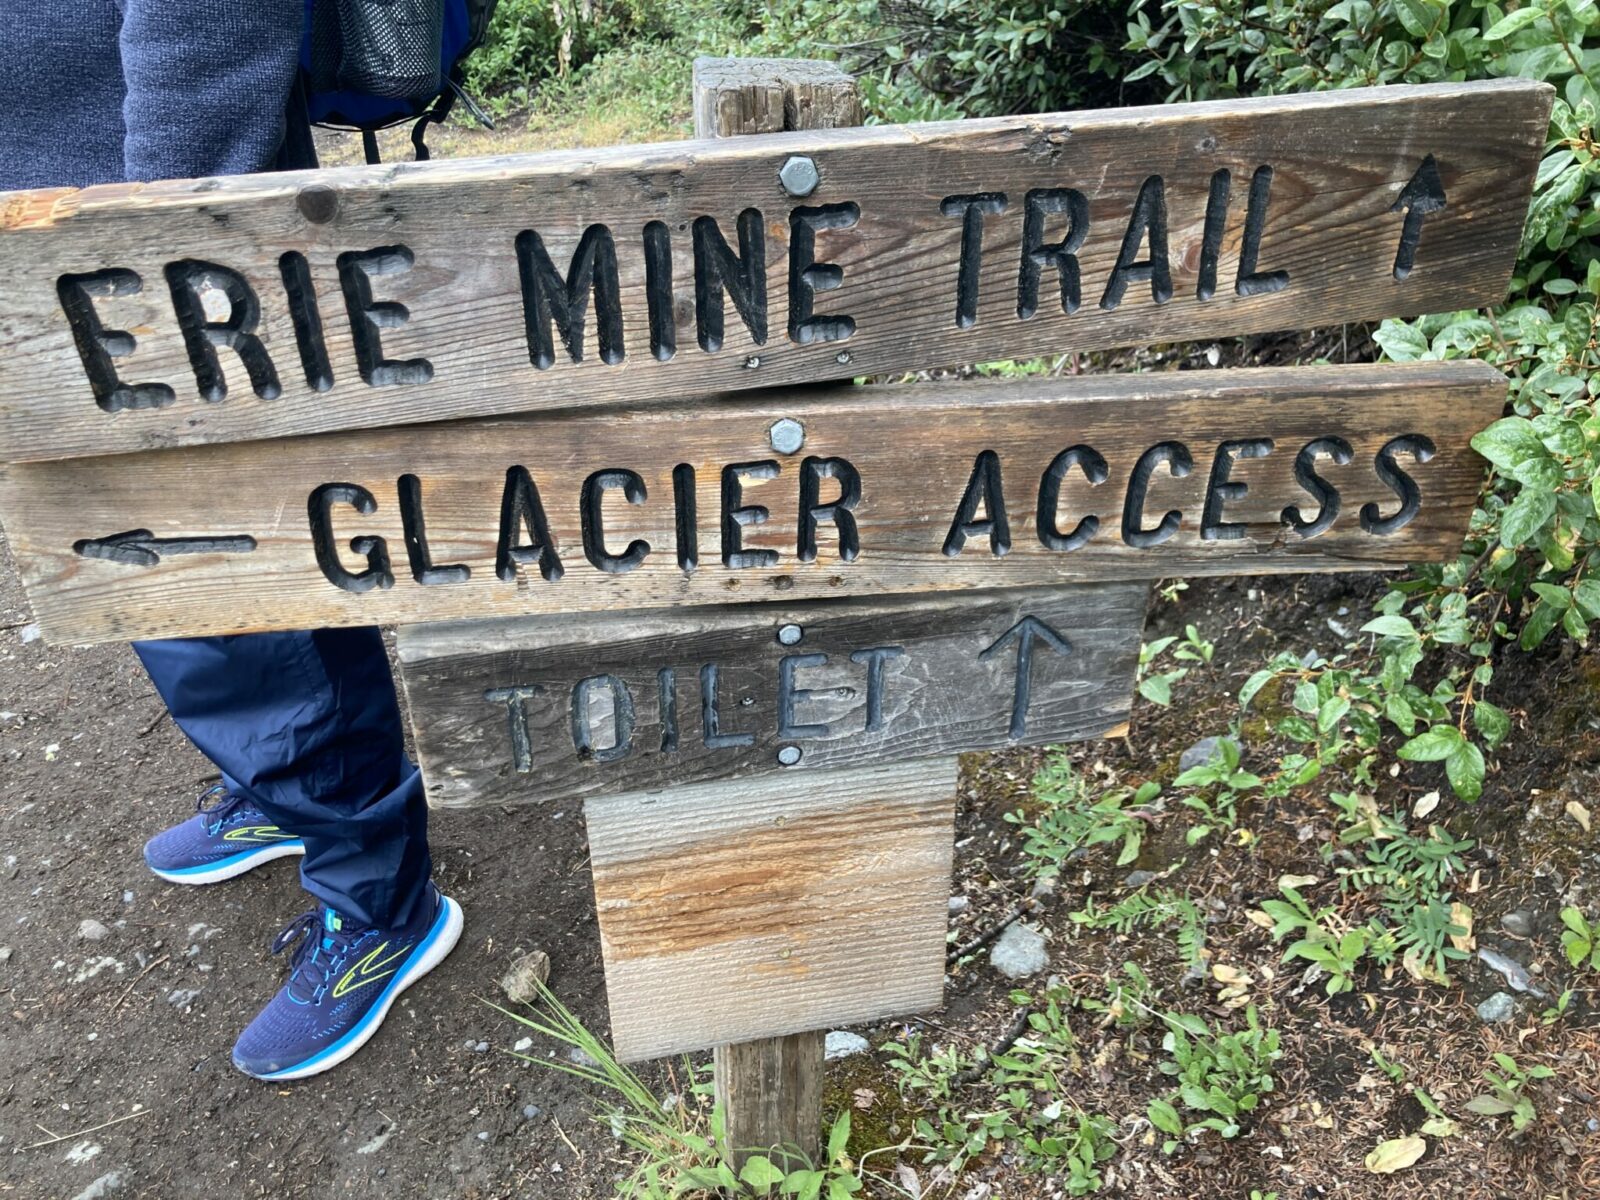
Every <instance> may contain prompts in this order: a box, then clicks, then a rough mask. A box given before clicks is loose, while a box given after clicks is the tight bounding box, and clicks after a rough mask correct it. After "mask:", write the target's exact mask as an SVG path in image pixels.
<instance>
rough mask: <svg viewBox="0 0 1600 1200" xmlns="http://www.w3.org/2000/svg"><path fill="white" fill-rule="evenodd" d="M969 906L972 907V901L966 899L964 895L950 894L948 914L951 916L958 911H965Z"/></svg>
mask: <svg viewBox="0 0 1600 1200" xmlns="http://www.w3.org/2000/svg"><path fill="white" fill-rule="evenodd" d="M971 907H972V901H971V900H968V899H967V898H966V897H965V896H951V897H950V915H951V916H952V917H953V916H956V915H957V914H959V913H964V912H966V911H967V909H969V908H971Z"/></svg>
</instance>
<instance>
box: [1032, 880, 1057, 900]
mask: <svg viewBox="0 0 1600 1200" xmlns="http://www.w3.org/2000/svg"><path fill="white" fill-rule="evenodd" d="M1055 894H1056V881H1055V880H1054V879H1035V880H1034V881H1033V891H1032V892H1030V893H1029V895H1030V896H1032V897H1033V898H1034V899H1035V900H1049V899H1051V898H1052V897H1053V896H1054V895H1055Z"/></svg>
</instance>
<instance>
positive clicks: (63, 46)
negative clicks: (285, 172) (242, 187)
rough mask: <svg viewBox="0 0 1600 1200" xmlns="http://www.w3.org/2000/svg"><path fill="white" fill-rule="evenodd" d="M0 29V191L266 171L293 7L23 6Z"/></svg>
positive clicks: (292, 3)
mask: <svg viewBox="0 0 1600 1200" xmlns="http://www.w3.org/2000/svg"><path fill="white" fill-rule="evenodd" d="M7 7H8V8H9V11H8V12H6V13H5V14H4V20H0V63H3V64H5V75H6V85H5V90H4V92H3V93H0V190H10V189H13V188H29V187H61V186H78V187H82V186H87V185H89V184H94V183H112V182H117V181H121V180H137V181H142V180H150V179H191V178H196V177H199V176H206V175H237V174H243V173H245V172H248V171H259V170H262V169H263V168H265V167H267V166H269V165H270V164H271V162H272V159H273V156H274V155H275V154H276V153H277V150H278V144H279V142H280V141H281V140H282V138H283V109H284V103H285V101H286V99H287V98H288V95H289V88H290V86H291V84H292V83H293V80H294V70H295V64H296V62H297V60H298V58H299V53H300V30H301V26H302V22H303V21H304V19H305V0H27V2H26V3H18V4H13V5H9V6H7Z"/></svg>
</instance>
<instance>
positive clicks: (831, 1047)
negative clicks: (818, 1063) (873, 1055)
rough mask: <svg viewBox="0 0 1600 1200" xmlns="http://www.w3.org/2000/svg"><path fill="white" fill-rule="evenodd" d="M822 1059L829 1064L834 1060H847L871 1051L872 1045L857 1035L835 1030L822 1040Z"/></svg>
mask: <svg viewBox="0 0 1600 1200" xmlns="http://www.w3.org/2000/svg"><path fill="white" fill-rule="evenodd" d="M822 1046H823V1049H822V1057H823V1058H825V1059H827V1060H828V1061H829V1062H833V1061H834V1060H835V1059H840V1058H849V1057H850V1056H851V1055H852V1054H865V1053H866V1052H867V1051H869V1050H871V1049H872V1043H871V1042H869V1041H867V1039H866V1038H864V1037H862V1036H861V1035H860V1034H859V1033H851V1032H849V1031H848V1030H844V1029H835V1030H834V1031H833V1032H832V1033H830V1034H828V1036H827V1037H826V1038H824V1039H823V1043H822Z"/></svg>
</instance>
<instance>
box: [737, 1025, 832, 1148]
mask: <svg viewBox="0 0 1600 1200" xmlns="http://www.w3.org/2000/svg"><path fill="white" fill-rule="evenodd" d="M826 1053H827V1035H826V1034H825V1033H823V1031H822V1030H820V1029H814V1030H810V1031H808V1032H806V1033H792V1034H790V1035H789V1036H788V1037H781V1038H760V1039H758V1040H756V1041H754V1042H739V1043H736V1044H735V1045H731V1046H718V1047H717V1048H716V1054H715V1056H714V1060H713V1086H715V1088H716V1093H717V1102H718V1103H719V1104H721V1105H722V1111H723V1113H724V1115H725V1117H726V1120H727V1126H726V1133H725V1138H724V1153H726V1154H727V1156H728V1158H729V1160H730V1161H731V1162H732V1163H733V1165H734V1169H735V1170H741V1169H743V1167H744V1163H745V1161H746V1159H748V1158H749V1157H750V1155H751V1154H752V1153H757V1154H768V1155H769V1157H771V1158H772V1159H773V1161H775V1162H780V1163H781V1162H783V1161H784V1159H783V1157H782V1153H781V1152H782V1151H783V1150H788V1151H790V1152H794V1151H798V1152H799V1153H800V1154H802V1155H804V1156H806V1157H807V1158H809V1159H811V1160H812V1161H815V1160H816V1157H817V1150H818V1148H819V1144H820V1142H821V1137H822V1064H823V1061H824V1057H825V1055H826ZM774 1149H776V1150H778V1151H779V1153H776V1154H774V1153H772V1151H773V1150H774Z"/></svg>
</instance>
